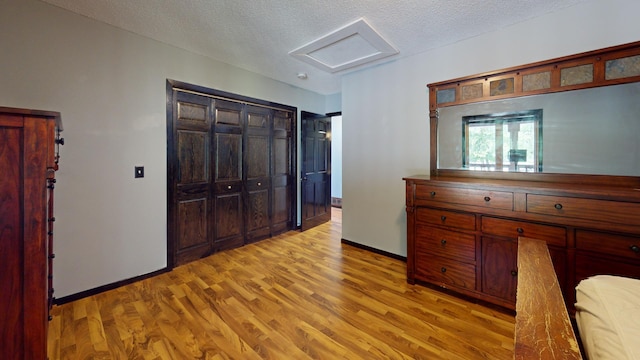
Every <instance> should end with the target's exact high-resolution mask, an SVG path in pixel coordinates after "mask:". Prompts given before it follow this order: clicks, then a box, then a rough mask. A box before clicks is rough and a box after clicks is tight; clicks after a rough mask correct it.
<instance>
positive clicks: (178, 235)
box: [167, 92, 213, 266]
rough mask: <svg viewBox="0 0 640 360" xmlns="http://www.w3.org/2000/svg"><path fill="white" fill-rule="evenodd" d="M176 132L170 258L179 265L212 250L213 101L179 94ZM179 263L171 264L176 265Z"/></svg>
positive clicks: (171, 174) (171, 170)
mask: <svg viewBox="0 0 640 360" xmlns="http://www.w3.org/2000/svg"><path fill="white" fill-rule="evenodd" d="M175 98H176V101H175V103H174V104H173V114H174V115H173V116H174V121H173V131H172V132H170V133H169V136H172V137H173V139H169V142H170V143H172V144H175V145H174V146H175V151H173V152H171V154H170V156H172V157H173V159H171V160H170V161H169V163H168V165H169V169H167V170H168V174H169V180H168V181H169V183H170V184H172V185H173V186H172V189H170V190H169V194H168V196H169V201H170V204H172V206H169V207H168V210H169V212H170V214H169V219H170V221H172V222H174V223H173V224H170V226H169V230H170V231H171V232H174V233H169V239H175V240H174V241H170V242H169V247H170V248H169V253H170V256H169V261H175V263H176V264H184V263H186V262H189V261H192V260H195V259H198V258H200V257H202V256H204V255H206V254H208V253H210V252H211V242H210V240H209V239H210V238H211V235H212V234H213V233H212V231H213V229H212V228H211V226H210V221H209V217H210V214H211V213H212V212H213V206H212V203H211V198H212V189H211V186H210V183H211V166H210V155H209V154H210V153H211V135H210V132H209V130H210V129H211V100H210V99H208V98H206V97H203V96H197V95H193V94H186V93H180V92H177V93H175ZM173 265H175V264H170V266H173Z"/></svg>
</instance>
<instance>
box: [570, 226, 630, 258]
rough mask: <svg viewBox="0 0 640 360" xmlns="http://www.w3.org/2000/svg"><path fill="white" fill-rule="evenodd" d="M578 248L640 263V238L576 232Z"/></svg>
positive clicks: (584, 231)
mask: <svg viewBox="0 0 640 360" xmlns="http://www.w3.org/2000/svg"><path fill="white" fill-rule="evenodd" d="M576 248H577V249H579V250H587V251H593V252H598V253H603V254H609V255H614V256H622V257H625V258H630V259H637V260H638V261H640V238H636V237H631V236H622V235H613V234H607V233H601V232H596V231H586V230H576ZM638 264H639V265H640V262H639V263H638Z"/></svg>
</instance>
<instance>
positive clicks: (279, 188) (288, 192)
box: [271, 110, 298, 235]
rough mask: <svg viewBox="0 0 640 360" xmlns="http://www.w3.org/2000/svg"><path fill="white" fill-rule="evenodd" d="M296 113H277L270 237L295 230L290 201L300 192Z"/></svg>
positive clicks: (276, 111)
mask: <svg viewBox="0 0 640 360" xmlns="http://www.w3.org/2000/svg"><path fill="white" fill-rule="evenodd" d="M293 121H294V120H293V113H292V112H290V111H280V110H274V112H273V137H272V142H271V149H272V150H271V168H272V169H273V171H272V176H271V209H272V212H271V233H272V235H275V234H279V233H282V232H285V231H287V230H289V229H292V228H293V227H294V219H295V218H296V216H297V213H298V211H297V208H296V207H295V206H292V205H291V201H292V199H293V198H294V195H293V194H295V193H296V191H297V189H296V182H295V176H296V174H295V170H294V165H295V163H296V160H295V158H294V153H295V150H294V149H295V143H294V141H295V140H296V138H295V136H294V130H293Z"/></svg>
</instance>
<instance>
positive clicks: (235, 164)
mask: <svg viewBox="0 0 640 360" xmlns="http://www.w3.org/2000/svg"><path fill="white" fill-rule="evenodd" d="M212 101H213V102H214V114H213V116H214V121H215V126H214V150H213V163H212V164H211V166H213V167H214V169H215V170H214V181H213V184H214V191H213V194H214V195H213V198H214V200H213V208H214V209H213V213H214V215H213V217H212V218H211V219H213V221H212V222H211V225H210V226H211V227H212V228H213V244H212V250H213V251H219V250H224V249H231V248H234V247H238V246H241V245H243V244H244V221H243V219H244V215H243V211H244V203H243V196H242V194H243V191H244V189H243V184H242V177H243V161H242V147H243V141H242V139H243V127H244V125H243V124H244V121H243V119H244V110H243V106H242V104H240V103H237V102H233V101H226V100H221V99H216V100H212Z"/></svg>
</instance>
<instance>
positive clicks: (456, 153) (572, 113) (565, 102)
mask: <svg viewBox="0 0 640 360" xmlns="http://www.w3.org/2000/svg"><path fill="white" fill-rule="evenodd" d="M531 109H540V111H539V116H538V117H537V118H536V117H532V118H530V119H529V120H528V122H527V121H524V120H522V118H523V117H522V113H523V111H525V110H531ZM470 119H472V120H471V123H470ZM496 119H498V120H499V121H500V122H504V123H505V125H504V126H501V128H500V129H496V128H495V126H494V127H491V128H490V127H489V126H488V125H489V124H491V123H492V122H495V121H496ZM503 119H504V121H503ZM517 119H520V120H517ZM536 119H538V120H536ZM516 124H518V125H520V126H519V129H516V128H517V126H515V125H516ZM481 125H484V126H481ZM470 126H471V127H475V128H477V129H478V130H477V131H475V132H473V131H469V127H470ZM480 127H483V128H484V129H482V130H484V135H483V133H482V132H481V130H480V129H479V128H480ZM502 128H504V130H502ZM535 129H539V131H537V133H536V132H535V131H534V130H535ZM487 132H488V133H487ZM527 134H528V135H527ZM474 144H475V145H474ZM474 149H477V150H476V151H475V152H474V151H473V150H474ZM496 149H497V150H496ZM517 149H520V150H526V151H525V152H524V154H522V152H521V155H522V156H524V158H522V157H517V156H515V157H514V156H513V155H514V154H516V152H512V156H511V157H510V156H509V151H510V150H517ZM494 150H495V151H494ZM474 154H475V155H474ZM518 160H520V161H518ZM438 168H439V169H466V170H481V171H519V172H545V173H564V174H600V175H624V176H640V83H630V84H622V85H615V86H605V87H598V88H591V89H583V90H576V91H569V92H560V93H551V94H543V95H534V96H523V97H518V98H511V99H504V100H496V101H488V102H480V103H471V104H464V105H458V106H451V107H444V108H441V109H438Z"/></svg>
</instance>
